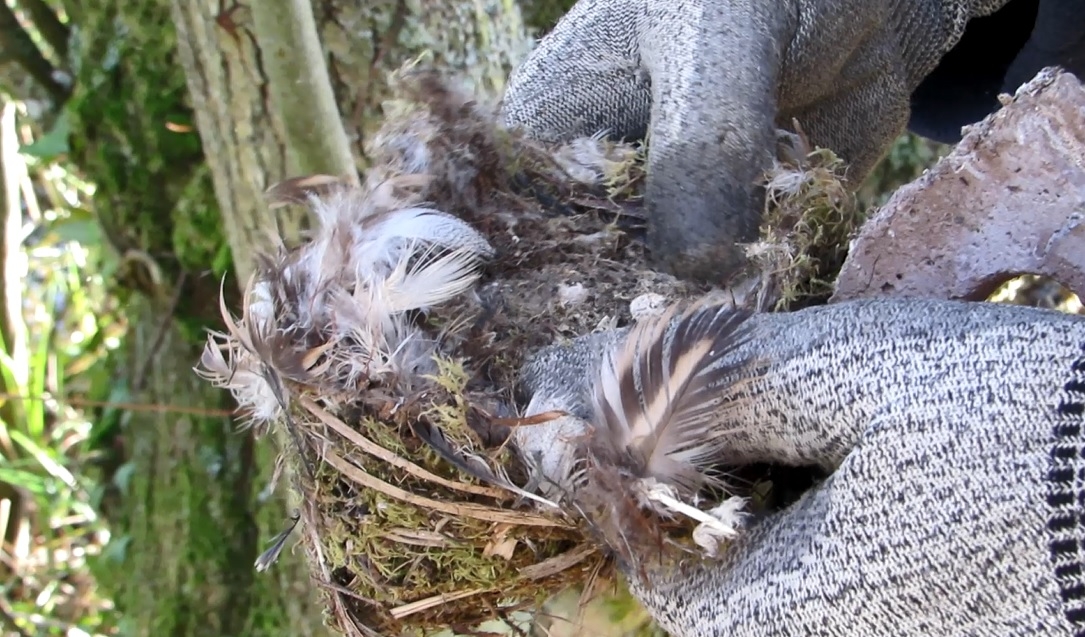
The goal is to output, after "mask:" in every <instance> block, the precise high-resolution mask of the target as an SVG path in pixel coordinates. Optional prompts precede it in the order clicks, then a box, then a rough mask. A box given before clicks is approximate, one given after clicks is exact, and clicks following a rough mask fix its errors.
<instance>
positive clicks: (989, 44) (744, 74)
mask: <svg viewBox="0 0 1085 637" xmlns="http://www.w3.org/2000/svg"><path fill="white" fill-rule="evenodd" d="M1008 2H1009V4H1007V3H1008ZM1037 7H1039V8H1038V9H1037ZM1002 8H1005V9H1006V10H1007V11H1009V9H1011V8H1013V9H1014V12H1013V13H1007V15H1008V16H1009V18H1008V19H999V20H995V16H996V15H998V14H1001V13H1002V11H999V10H1000V9H1002ZM996 11H997V12H998V14H994V12H996ZM992 14H994V15H992ZM984 16H990V20H993V22H985V23H979V22H977V24H979V26H978V27H976V31H975V34H973V35H970V37H969V40H968V43H969V44H968V47H966V48H965V50H963V51H961V52H960V53H959V55H957V56H955V57H954V58H953V59H952V60H951V61H950V62H951V63H949V64H947V66H946V67H945V68H944V69H942V72H940V73H938V74H937V75H936V76H935V77H933V79H931V80H930V81H929V82H927V83H925V84H924V82H925V78H927V77H928V76H929V75H931V74H932V71H934V70H935V69H936V68H937V67H939V63H940V60H941V59H942V57H943V55H944V54H945V53H946V52H947V51H950V50H951V49H953V48H954V45H955V44H957V43H958V42H959V41H960V40H961V38H962V34H964V33H965V30H966V27H970V25H971V22H970V21H972V20H973V19H976V18H977V17H979V19H987V18H985V17H984ZM1074 20H1077V22H1074ZM1033 25H1036V31H1035V32H1034V31H1033ZM1083 35H1085V3H1083V2H1081V0H1012V1H1011V0H780V1H772V2H767V1H759V0H580V2H578V3H577V4H576V5H575V6H574V7H573V9H572V10H571V11H570V12H569V13H568V14H567V15H566V16H565V17H564V19H562V20H561V21H560V22H559V24H558V25H557V26H556V28H555V29H554V30H553V31H552V32H551V33H550V34H548V35H547V36H546V37H545V38H544V39H543V40H542V41H541V42H540V43H539V45H538V47H537V48H536V50H535V51H534V52H533V53H532V54H531V55H530V56H529V57H528V59H527V60H526V61H525V62H524V63H523V64H522V65H521V66H520V67H519V68H518V69H517V70H516V71H515V73H514V74H513V76H512V78H511V81H510V84H509V87H508V90H507V92H506V96H505V103H504V114H505V120H506V122H507V123H508V124H510V125H514V126H522V127H524V128H525V129H527V130H528V131H530V132H531V133H532V134H534V135H536V136H538V137H539V138H543V139H547V140H565V139H569V138H571V137H575V136H585V135H592V134H595V133H598V132H600V131H607V132H608V133H609V134H610V135H611V136H613V137H622V138H627V139H629V138H642V137H644V136H645V135H647V136H648V138H649V142H650V143H649V157H648V159H649V175H648V183H647V192H646V198H647V206H648V211H649V217H650V220H649V231H648V243H649V246H650V247H651V248H652V253H653V258H654V259H655V260H656V261H657V263H658V264H659V266H660V267H663V268H666V269H668V270H670V271H672V272H674V273H675V274H678V275H680V276H685V277H696V278H702V279H705V280H712V281H716V282H721V281H722V279H723V278H724V277H726V275H727V273H729V272H732V271H733V270H734V269H735V268H737V267H738V266H739V265H740V264H741V263H742V260H743V259H742V255H741V251H740V250H739V249H738V248H737V247H736V246H735V245H734V242H736V241H749V240H752V239H754V238H755V237H756V233H757V228H758V222H759V219H760V214H761V209H762V198H763V193H762V192H761V190H760V188H759V187H758V186H757V185H756V182H757V181H758V180H759V178H760V177H761V175H762V174H763V171H765V170H766V169H767V168H768V167H769V166H770V164H771V158H772V152H773V151H774V149H775V130H776V128H790V127H791V122H792V119H793V118H794V119H797V120H798V121H799V123H800V125H801V126H802V128H803V130H804V131H805V132H806V133H807V134H808V135H809V137H810V139H811V141H812V142H813V143H814V144H816V145H818V146H822V147H829V148H832V149H833V150H834V151H835V152H837V153H838V154H839V155H841V156H842V157H843V158H845V159H846V160H847V161H848V162H849V163H850V168H849V179H850V180H851V182H852V183H854V184H855V185H856V186H857V185H858V184H859V183H860V182H861V181H862V179H863V178H864V176H865V175H867V174H868V173H869V171H870V170H871V168H872V167H873V166H874V165H875V163H876V162H877V161H878V160H879V158H880V157H881V156H882V155H883V154H884V152H885V151H886V150H887V148H888V147H889V145H890V143H891V142H892V141H893V140H894V139H895V138H896V137H897V136H898V135H900V134H901V133H902V132H903V131H904V129H905V127H906V125H908V123H909V119H910V117H912V116H913V115H915V117H914V118H913V121H912V123H913V125H914V126H915V127H916V128H917V129H921V130H923V131H925V134H930V135H937V136H939V137H943V138H944V137H947V136H948V137H955V136H957V135H959V128H960V125H961V124H962V123H969V122H973V121H977V120H978V119H981V118H982V117H983V116H984V115H986V114H987V113H988V112H990V111H992V110H994V109H995V108H997V106H998V104H997V101H996V100H995V93H997V90H998V89H1000V88H1004V87H1003V79H1004V77H1005V78H1012V79H1013V81H1017V82H1018V83H1020V82H1023V81H1026V80H1028V79H1030V78H1031V77H1032V74H1034V73H1035V72H1036V71H1038V70H1039V68H1040V67H1039V66H1037V64H1039V65H1040V66H1043V65H1045V64H1053V63H1060V62H1062V63H1066V62H1073V61H1074V60H1077V61H1076V62H1075V64H1077V65H1078V66H1080V64H1081V60H1080V58H1079V57H1077V56H1079V55H1080V53H1081V51H1082V48H1083V47H1082V36H1083ZM1019 53H1020V55H1018V54H1019ZM1018 58H1020V59H1018ZM1011 64H1014V67H1013V73H1011V74H1009V75H1007V68H1009V67H1010V65H1011ZM921 85H922V86H923V91H922V94H921V95H920V96H919V98H921V99H917V103H918V110H917V111H916V112H915V113H913V110H912V109H911V108H910V104H911V102H912V100H913V93H914V92H915V91H916V89H917V87H919V86H921ZM1008 88H1009V89H1010V90H1012V88H1014V87H1013V86H1010V87H1008ZM951 92H952V99H948V98H946V97H944V96H946V95H949V94H950V93H951ZM985 109H986V110H985Z"/></svg>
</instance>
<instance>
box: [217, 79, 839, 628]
mask: <svg viewBox="0 0 1085 637" xmlns="http://www.w3.org/2000/svg"><path fill="white" fill-rule="evenodd" d="M399 79H400V83H399V84H398V90H399V95H400V99H399V101H397V102H395V103H393V104H390V105H389V108H388V119H387V121H386V122H385V123H384V125H383V127H382V128H381V130H380V131H379V132H378V133H377V134H376V135H375V136H374V137H373V138H372V139H371V141H370V143H369V148H368V156H369V157H370V158H371V160H372V167H371V168H370V169H369V170H368V171H367V173H366V176H365V180H364V183H363V184H362V186H361V188H351V187H349V186H347V185H345V183H344V182H341V181H340V180H338V179H335V178H331V177H306V178H302V179H295V180H289V181H287V182H284V183H282V184H279V185H277V186H275V187H274V188H273V189H271V191H269V194H270V196H271V198H272V200H273V202H274V203H278V204H282V203H305V204H307V205H309V206H311V207H312V209H313V210H314V212H316V215H317V217H318V218H319V219H320V225H319V227H318V228H316V229H315V231H314V233H313V236H312V237H311V238H310V239H309V240H308V241H307V242H306V243H304V244H303V245H300V246H289V247H288V246H285V245H284V246H281V247H280V249H279V252H278V253H277V254H274V255H269V256H267V257H265V258H264V259H262V261H261V265H260V267H259V269H258V272H257V273H256V274H255V275H254V277H253V279H252V280H251V281H250V282H249V284H248V286H247V288H246V294H245V300H244V306H243V308H242V315H241V317H240V318H236V319H235V318H234V317H232V316H231V315H230V314H229V312H228V311H227V310H226V308H225V307H224V308H223V316H224V321H225V322H226V326H227V330H226V332H223V333H216V334H213V335H212V336H211V337H210V339H209V342H208V345H207V348H206V349H205V352H204V356H203V358H202V359H201V364H200V367H199V368H198V370H197V371H198V372H199V373H201V374H202V375H203V376H205V377H206V378H207V379H208V380H210V381H211V382H214V383H215V384H217V385H219V386H221V387H224V388H227V389H229V390H230V391H232V392H233V394H234V396H235V397H236V399H237V401H238V403H239V406H240V407H241V408H242V409H243V410H245V411H246V412H247V413H248V414H249V417H250V423H249V424H251V425H253V426H255V427H257V428H258V429H257V430H258V432H260V433H266V432H271V433H273V435H274V436H275V438H276V439H277V441H278V443H279V444H280V446H281V449H282V454H283V457H284V458H285V459H286V462H285V464H286V465H287V467H288V469H289V473H290V475H291V478H292V480H291V481H292V483H293V485H292V486H293V490H294V493H295V495H296V498H297V500H298V503H299V504H298V507H299V515H300V518H301V520H300V525H299V526H300V529H301V531H300V532H301V535H302V538H303V543H304V545H305V547H306V550H307V552H308V556H309V559H310V564H311V567H312V573H313V576H314V580H315V581H316V582H317V583H318V584H319V585H320V586H321V588H322V589H323V591H324V592H325V594H326V596H327V599H328V603H329V615H330V623H331V625H332V627H333V628H334V629H335V630H337V631H339V632H341V633H343V634H346V635H366V636H368V635H400V634H425V633H428V632H430V631H432V630H434V629H437V628H442V627H451V628H453V629H455V630H459V631H470V630H472V629H473V628H474V627H477V626H478V625H479V624H480V623H481V622H483V621H485V620H489V619H493V618H501V617H505V616H506V615H507V614H508V613H510V612H511V611H513V610H515V609H517V608H528V609H530V608H535V607H536V605H537V604H539V603H540V602H541V601H543V600H544V599H545V598H546V597H549V596H551V595H553V594H556V593H558V592H561V591H562V590H565V589H567V588H568V587H570V586H582V585H585V584H586V583H588V582H589V581H593V580H597V579H598V580H603V579H606V574H607V573H606V571H605V565H606V557H605V556H604V554H603V552H602V551H600V550H598V549H597V548H596V544H595V542H593V541H592V539H591V534H590V533H589V532H588V531H587V530H586V529H585V528H584V527H583V525H581V524H580V523H579V522H578V521H577V520H576V519H575V518H574V517H572V516H569V515H567V514H566V513H565V512H564V511H562V510H561V509H559V508H557V507H555V506H552V503H548V502H546V501H545V500H544V499H543V498H540V497H539V496H537V495H535V494H534V493H533V492H532V491H533V490H532V489H530V488H529V489H522V488H520V487H518V486H516V485H524V484H526V482H527V480H528V476H527V473H526V471H525V469H524V467H523V465H522V464H521V462H520V461H519V459H518V457H517V456H516V455H515V453H514V451H515V450H514V449H513V448H512V447H511V445H510V444H509V443H508V433H509V427H510V426H515V425H517V424H519V425H523V424H524V423H523V422H518V421H517V418H516V416H517V415H518V414H519V413H521V407H522V404H523V401H522V400H518V398H519V397H518V396H516V394H515V388H516V382H517V375H518V372H519V370H520V369H521V367H522V365H523V363H524V360H525V357H526V356H527V355H529V354H530V353H531V352H533V351H536V350H538V349H539V348H540V347H542V346H545V345H551V344H553V343H554V342H556V341H562V340H565V339H571V338H574V337H577V336H581V335H583V334H586V333H589V332H592V331H595V330H606V329H611V328H613V327H616V326H619V325H625V324H629V323H630V322H631V321H632V320H633V319H634V318H636V316H635V315H634V313H636V312H638V311H639V312H642V313H644V314H646V315H651V314H655V313H658V311H659V309H660V308H661V306H664V305H667V304H669V303H671V302H674V301H679V300H682V299H690V298H694V297H697V296H702V295H704V294H705V293H708V292H710V290H709V288H708V287H707V286H703V285H699V284H695V283H689V282H682V281H677V280H675V279H674V278H673V277H670V276H668V275H665V274H661V273H657V272H654V271H652V270H651V269H650V268H649V267H648V266H647V265H646V259H645V254H644V250H643V248H642V245H641V243H640V242H638V241H636V240H635V237H636V235H637V234H638V233H640V232H641V231H642V230H643V227H644V219H643V211H642V209H641V205H640V193H641V186H642V182H643V176H644V172H643V161H642V159H643V149H641V148H638V147H636V146H632V145H625V144H615V143H611V142H608V141H606V140H604V139H602V138H601V137H595V138H587V139H579V140H575V141H574V142H571V143H569V144H565V145H560V146H549V147H548V146H544V145H541V144H537V143H535V142H532V141H529V140H528V139H525V138H523V137H521V136H519V135H517V134H515V133H513V132H510V131H507V130H504V129H502V128H501V127H500V126H499V125H498V124H497V123H496V122H497V118H496V117H495V116H494V114H493V113H491V112H488V111H486V110H484V109H482V108H480V107H479V106H478V105H477V104H475V103H474V102H472V101H471V100H469V99H468V98H466V97H465V96H463V95H461V94H459V93H458V92H456V91H454V90H452V89H451V88H449V85H448V84H446V83H445V81H444V80H442V79H441V78H440V77H439V76H438V75H437V74H435V73H431V72H411V73H408V74H404V75H402V76H401V77H400V78H399ZM805 155H806V156H811V155H810V154H808V153H805ZM796 175H802V177H796ZM784 176H790V178H789V179H786V180H784ZM775 179H776V180H777V181H776V184H777V186H771V185H770V188H769V190H770V193H771V194H772V196H770V197H769V201H770V203H771V205H772V206H774V207H775V209H776V210H779V211H781V212H780V213H779V214H778V215H777V217H775V219H776V221H775V222H774V223H777V224H779V226H772V227H766V229H765V233H764V235H765V236H764V239H763V241H762V242H761V244H759V245H758V246H753V247H751V250H754V249H756V250H759V252H757V254H760V255H770V257H762V261H761V266H762V271H763V272H765V273H766V274H765V275H764V276H762V277H760V278H759V285H760V286H761V288H760V290H761V292H760V298H761V302H764V300H765V299H766V298H769V297H773V298H775V297H778V296H779V290H792V292H794V291H795V290H801V289H803V286H804V285H807V283H806V282H808V281H809V280H810V279H811V277H810V276H809V272H810V271H817V268H820V267H823V265H824V264H821V263H820V262H818V261H817V257H816V256H815V257H809V256H807V255H810V254H813V253H814V252H816V251H814V250H812V249H811V245H812V244H816V243H817V242H818V241H822V240H825V237H824V233H822V235H818V234H817V233H810V232H805V230H804V232H805V234H803V233H795V232H793V231H792V229H794V228H806V227H807V226H806V225H805V224H804V223H803V222H802V219H804V218H805V217H807V216H809V215H810V214H813V213H811V211H814V212H815V213H816V214H820V215H823V216H824V215H825V214H827V213H826V212H825V211H829V213H828V214H836V215H838V216H841V215H842V214H843V213H842V212H841V211H847V210H849V208H848V206H847V204H846V202H845V199H846V198H845V197H843V196H842V195H841V194H840V193H842V192H844V191H843V190H839V189H837V186H838V185H839V182H838V176H837V173H836V172H835V164H833V163H832V162H831V161H828V162H825V163H824V164H821V169H820V172H810V171H808V170H807V168H806V167H797V168H796V167H789V166H788V165H787V164H783V163H781V164H779V165H778V167H777V169H776V171H775ZM781 180H783V181H781ZM822 181H824V183H822ZM771 183H773V182H772V181H771V180H770V184H771ZM780 184H784V185H780ZM842 202H844V203H842ZM770 218H771V217H770ZM846 225H847V223H846V219H844V220H842V221H841V223H839V224H837V226H839V227H845V226H846ZM779 228H783V230H780V229H779ZM849 231H850V230H849ZM833 240H834V241H835V240H836V239H833ZM781 255H783V256H781ZM755 260H756V259H755ZM811 263H813V264H814V265H815V266H816V267H815V268H813V270H811V269H810V268H811ZM766 264H768V266H770V267H766ZM796 264H799V265H800V266H801V267H805V268H807V270H804V271H802V272H798V271H797V268H796ZM766 290H768V292H766ZM793 296H794V297H795V298H798V296H799V294H797V293H795V294H793ZM638 308H640V309H639V310H638ZM588 588H591V587H590V586H589V587H588Z"/></svg>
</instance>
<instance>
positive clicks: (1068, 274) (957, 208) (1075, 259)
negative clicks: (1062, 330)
mask: <svg viewBox="0 0 1085 637" xmlns="http://www.w3.org/2000/svg"><path fill="white" fill-rule="evenodd" d="M1003 102H1004V104H1005V105H1004V107H1003V108H1002V109H1000V110H999V111H998V112H996V113H994V114H992V115H991V116H989V117H987V119H985V120H984V121H982V122H980V123H979V124H976V125H975V126H971V127H969V128H968V129H967V130H966V134H965V137H964V139H963V140H961V142H960V143H959V144H958V145H957V147H956V148H954V149H953V152H951V153H950V154H949V155H948V156H946V157H945V158H943V159H942V160H941V161H940V162H938V164H937V165H936V166H935V167H934V168H932V169H931V170H930V171H928V172H927V173H926V174H924V175H923V176H922V177H920V178H919V179H917V180H916V181H914V182H912V183H911V184H908V185H907V186H904V187H902V188H900V189H899V190H898V191H897V192H896V193H894V194H893V196H892V198H890V200H889V201H888V202H887V203H886V204H885V205H884V206H882V208H881V209H880V210H878V212H877V213H875V214H874V215H873V216H872V217H871V218H870V219H869V220H868V221H867V222H866V224H864V226H863V228H862V229H861V230H860V231H859V235H858V237H856V239H855V241H854V242H853V243H852V246H851V250H850V253H849V255H848V258H847V260H846V261H845V263H844V267H843V268H842V269H841V272H840V276H839V278H838V279H837V282H836V292H835V294H834V295H833V298H832V302H836V301H843V300H847V299H855V298H861V297H874V296H898V297H899V296H907V297H928V298H930V297H935V298H951V299H964V300H983V299H986V298H987V297H988V296H989V295H990V294H991V293H992V292H994V291H995V290H996V289H997V288H998V286H1000V285H1001V284H1003V283H1005V282H1006V281H1008V280H1009V279H1012V278H1014V277H1015V276H1018V275H1021V274H1037V275H1041V276H1044V277H1048V278H1051V279H1054V280H1055V281H1058V282H1059V283H1061V284H1062V285H1064V286H1066V287H1068V288H1069V289H1070V290H1071V291H1072V292H1074V293H1075V294H1077V295H1078V296H1080V297H1082V298H1085V250H1082V248H1081V246H1082V245H1083V244H1085V160H1083V158H1085V128H1083V127H1082V125H1081V122H1082V119H1081V114H1082V112H1085V87H1083V86H1082V84H1081V82H1080V81H1078V80H1077V78H1075V77H1074V76H1073V75H1071V74H1069V73H1062V72H1060V71H1058V70H1056V69H1044V70H1043V71H1041V72H1040V73H1039V74H1037V76H1036V77H1035V78H1033V79H1032V80H1031V81H1030V82H1028V83H1027V84H1025V85H1024V86H1022V87H1021V88H1020V89H1018V91H1017V93H1016V95H1015V96H1014V97H1013V98H1012V99H1010V98H1008V97H1007V98H1005V99H1004V100H1003Z"/></svg>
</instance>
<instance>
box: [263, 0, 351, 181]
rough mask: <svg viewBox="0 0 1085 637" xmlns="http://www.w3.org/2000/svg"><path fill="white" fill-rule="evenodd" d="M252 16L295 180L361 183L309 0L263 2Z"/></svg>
mask: <svg viewBox="0 0 1085 637" xmlns="http://www.w3.org/2000/svg"><path fill="white" fill-rule="evenodd" d="M251 11H252V19H253V25H254V27H255V31H256V40H257V43H258V44H259V46H260V50H261V51H262V57H263V59H264V60H265V68H264V72H265V74H266V75H267V78H268V84H269V87H270V93H271V101H272V108H274V109H275V111H276V114H277V115H278V116H279V118H280V120H281V121H282V123H283V126H284V128H285V129H286V135H287V147H288V148H287V152H288V153H289V155H290V167H291V170H293V171H294V175H295V176H296V175H311V174H330V175H337V176H343V177H346V178H347V179H349V180H350V181H352V182H355V183H356V182H357V179H358V170H357V168H356V166H355V164H354V158H353V157H352V156H351V151H350V143H349V141H348V140H347V134H346V131H345V130H344V128H343V122H342V118H341V117H340V115H339V108H338V106H337V105H336V101H335V93H334V92H333V91H332V86H331V78H330V77H329V75H328V68H327V64H326V63H325V60H324V53H323V51H322V49H321V46H320V39H319V36H318V35H317V30H316V22H315V21H314V18H313V8H312V6H311V5H310V3H309V0H285V1H284V2H263V1H257V2H253V3H252V6H251Z"/></svg>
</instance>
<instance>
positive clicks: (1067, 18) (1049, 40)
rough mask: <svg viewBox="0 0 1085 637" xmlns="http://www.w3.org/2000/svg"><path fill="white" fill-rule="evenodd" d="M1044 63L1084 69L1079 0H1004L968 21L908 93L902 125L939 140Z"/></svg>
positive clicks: (1083, 9) (1084, 21)
mask: <svg viewBox="0 0 1085 637" xmlns="http://www.w3.org/2000/svg"><path fill="white" fill-rule="evenodd" d="M1046 66H1061V67H1062V68H1064V69H1065V70H1067V71H1070V72H1072V73H1075V74H1076V75H1077V76H1078V77H1083V76H1085V75H1083V72H1085V0H1012V1H1011V2H1009V3H1007V4H1006V5H1005V6H1004V7H1003V8H1002V9H1000V10H999V11H997V12H995V13H993V14H991V15H989V16H984V17H980V18H975V19H973V20H972V21H971V22H969V24H968V28H967V29H966V30H965V32H964V35H963V36H962V37H961V39H960V41H959V42H958V43H957V45H956V46H955V47H954V48H953V49H951V50H950V51H949V53H947V54H946V55H945V56H944V57H943V58H942V60H941V62H940V63H939V65H938V67H937V68H935V70H934V71H933V72H932V73H931V74H930V75H928V76H927V77H926V79H925V80H924V81H923V82H922V83H921V84H920V85H919V87H918V88H917V89H916V90H915V92H914V93H913V94H912V100H911V107H912V113H911V119H910V120H909V122H908V128H909V129H910V130H911V131H912V132H914V133H916V134H919V135H922V136H924V137H928V138H930V139H934V140H936V141H940V142H945V143H956V142H957V141H960V139H961V127H962V126H966V125H968V124H972V123H975V122H978V121H980V120H982V119H983V118H984V117H986V116H987V115H989V114H990V113H992V112H994V111H995V110H997V109H998V107H999V103H998V94H999V93H1000V92H1005V93H1011V94H1012V93H1013V92H1014V91H1015V90H1017V88H1018V87H1019V86H1021V85H1022V84H1024V83H1025V82H1027V81H1029V80H1030V79H1032V77H1033V76H1035V75H1036V73H1037V72H1038V71H1039V70H1040V69H1042V68H1044V67H1046Z"/></svg>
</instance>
